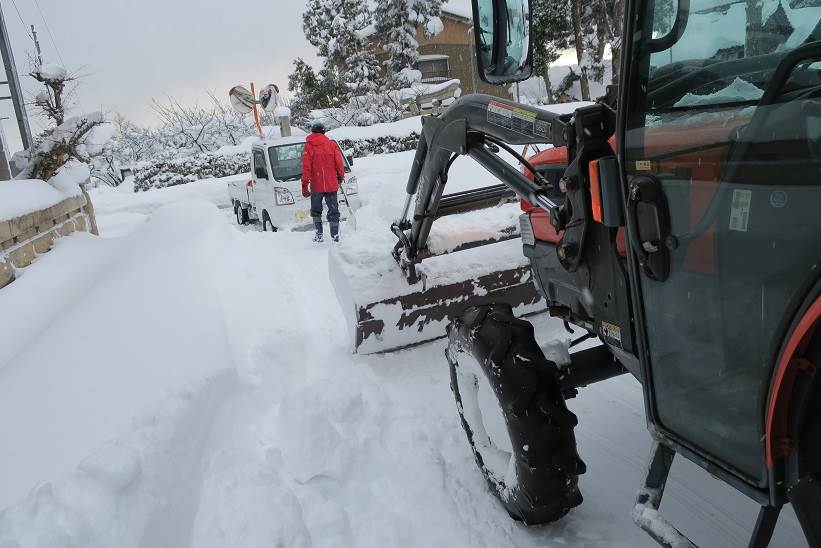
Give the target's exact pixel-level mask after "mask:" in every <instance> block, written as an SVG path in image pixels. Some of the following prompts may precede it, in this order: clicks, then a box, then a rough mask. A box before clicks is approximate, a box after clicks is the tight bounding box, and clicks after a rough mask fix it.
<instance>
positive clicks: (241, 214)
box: [234, 202, 248, 225]
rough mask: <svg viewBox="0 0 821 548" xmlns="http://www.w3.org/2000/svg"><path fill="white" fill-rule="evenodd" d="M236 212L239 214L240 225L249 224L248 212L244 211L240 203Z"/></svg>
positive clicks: (236, 207) (235, 209)
mask: <svg viewBox="0 0 821 548" xmlns="http://www.w3.org/2000/svg"><path fill="white" fill-rule="evenodd" d="M234 212H235V213H236V214H237V224H238V225H247V224H248V210H247V209H244V208H243V207H242V205H241V204H240V203H239V202H237V205H236V206H235V207H234Z"/></svg>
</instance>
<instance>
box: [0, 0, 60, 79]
mask: <svg viewBox="0 0 821 548" xmlns="http://www.w3.org/2000/svg"><path fill="white" fill-rule="evenodd" d="M11 1H12V2H14V0H11ZM34 5H35V6H37V11H39V12H40V19H42V20H43V24H44V25H45V26H46V31H47V32H48V37H49V40H51V45H52V46H54V51H56V52H57V57H58V58H59V59H60V64H61V65H63V66H66V62H65V61H63V56H62V55H60V48H58V47H57V43H56V42H55V41H54V35H53V34H51V27H49V26H48V21H46V16H45V15H43V10H42V9H40V2H38V1H37V0H34ZM15 7H16V6H15Z"/></svg>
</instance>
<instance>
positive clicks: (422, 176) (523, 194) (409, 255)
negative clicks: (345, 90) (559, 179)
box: [391, 94, 614, 283]
mask: <svg viewBox="0 0 821 548" xmlns="http://www.w3.org/2000/svg"><path fill="white" fill-rule="evenodd" d="M608 112H609V111H608V110H607V107H605V106H604V105H599V104H596V105H591V106H586V107H581V108H579V109H577V110H576V112H575V113H574V114H564V115H561V114H556V113H552V112H549V111H547V110H543V109H537V108H533V107H530V106H527V105H522V104H519V103H515V102H512V101H506V100H504V99H499V98H497V97H491V96H489V95H481V94H475V95H468V96H465V97H462V98H461V99H459V100H457V101H456V102H454V103H453V105H451V106H450V107H449V108H448V109H447V110H446V111H445V112H444V113H443V114H442V115H441V116H438V117H425V118H423V127H422V136H421V138H420V140H419V145H418V147H417V149H416V156H415V158H414V162H413V166H412V168H411V173H410V175H409V177H408V184H407V187H406V192H407V195H406V198H405V205H404V208H403V210H402V214H401V216H400V217H399V219H398V220H397V221H395V222H394V223H393V225H392V226H391V230H392V232H393V233H394V234H395V235H396V236H397V238H398V239H399V241H398V242H397V244H396V246H395V248H394V258H395V259H396V260H397V262H398V263H399V264H400V266H402V270H403V271H404V273H405V276H406V277H407V278H408V280H409V281H410V282H411V283H415V282H416V281H417V279H418V278H417V275H416V271H415V265H416V263H417V262H418V261H419V260H420V257H421V252H423V251H424V250H425V249H426V246H427V241H428V237H429V235H430V231H431V227H432V226H433V223H434V221H435V220H436V219H437V218H439V217H440V216H443V215H444V213H443V214H441V215H440V207H441V206H442V204H443V195H444V191H445V186H446V184H447V181H448V171H449V169H450V166H451V165H452V163H453V161H454V160H455V159H456V158H457V157H458V156H460V155H467V156H470V157H471V158H473V159H474V160H475V161H477V162H478V163H479V164H480V165H482V166H483V167H484V168H485V169H487V170H488V171H489V172H490V173H491V174H492V175H493V176H494V177H496V178H497V179H499V181H500V182H501V183H503V185H504V186H505V187H506V188H507V189H509V190H508V191H507V192H511V191H512V193H515V195H516V196H518V197H520V198H523V199H525V200H527V201H528V202H530V203H531V204H533V205H536V206H539V207H541V208H543V209H545V210H546V211H547V212H548V213H549V214H550V221H551V224H552V225H553V227H554V228H555V229H556V231H557V232H558V231H564V234H563V237H562V243H561V245H560V246H559V249H560V257H561V261H562V264H563V266H564V267H565V268H566V269H567V270H568V271H571V272H572V271H575V270H576V269H577V268H578V266H579V264H580V263H581V256H582V252H583V248H584V242H585V235H586V232H587V226H588V219H587V212H588V210H589V209H590V205H589V192H588V191H587V186H586V184H585V182H586V181H585V177H587V170H586V168H587V165H588V163H589V162H590V161H591V160H593V159H597V158H601V157H604V156H612V155H613V152H612V150H611V149H610V146H609V144H608V142H607V139H608V138H609V137H610V136H611V135H612V133H613V124H612V120H613V119H614V116H608ZM526 144H552V145H554V146H567V148H568V157H569V158H571V159H572V162H571V163H570V166H569V167H568V171H567V173H566V174H565V177H564V178H563V183H565V184H566V187H567V190H566V191H567V200H566V203H565V204H562V205H559V204H556V203H555V202H553V201H552V200H551V199H550V198H549V197H548V196H547V194H548V190H549V188H548V186H549V183H548V182H547V181H546V180H545V179H544V178H543V177H542V176H541V175H539V173H538V172H537V171H536V170H535V169H534V168H533V166H531V165H530V164H529V163H528V161H527V160H526V159H525V158H523V157H521V156H520V155H519V154H518V153H517V152H516V151H515V150H513V149H512V148H511V147H510V145H526ZM500 148H503V149H505V150H507V151H508V152H509V153H510V154H511V155H513V156H514V157H516V158H517V159H518V160H519V161H520V162H521V163H522V164H523V165H524V166H525V167H526V168H527V169H529V170H530V171H531V172H532V173H533V180H531V179H529V178H528V177H526V176H525V175H524V174H523V173H522V172H520V171H519V170H518V169H516V168H515V167H514V166H512V165H510V164H509V163H508V162H506V161H504V160H503V159H502V158H501V157H499V155H498V154H496V153H497V152H498V151H499V149H500ZM492 188H493V187H487V188H485V189H479V190H477V191H474V192H472V193H471V192H468V193H464V194H466V195H465V196H461V195H460V197H459V203H458V204H455V205H457V206H458V207H459V208H461V211H469V210H470V209H471V200H474V201H481V200H485V201H486V200H487V197H488V193H489V191H490V190H491V189H492ZM460 194H462V193H460ZM414 196H415V197H416V202H415V205H414V204H413V198H414ZM445 198H446V203H447V205H448V208H447V209H448V211H449V212H453V211H452V210H453V209H454V208H453V207H451V206H453V205H454V204H451V203H450V201H452V200H450V198H451V197H450V196H447V197H445ZM411 207H413V215H412V217H411V216H410V213H411ZM474 209H475V208H474ZM448 214H450V213H448Z"/></svg>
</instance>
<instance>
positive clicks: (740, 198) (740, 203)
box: [730, 189, 753, 232]
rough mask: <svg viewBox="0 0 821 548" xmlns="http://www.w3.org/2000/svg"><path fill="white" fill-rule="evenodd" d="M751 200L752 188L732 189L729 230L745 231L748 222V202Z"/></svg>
mask: <svg viewBox="0 0 821 548" xmlns="http://www.w3.org/2000/svg"><path fill="white" fill-rule="evenodd" d="M752 202H753V191H752V190H740V189H738V190H733V203H732V205H731V206H730V230H735V231H736V232H747V225H748V224H749V223H750V204H751V203H752Z"/></svg>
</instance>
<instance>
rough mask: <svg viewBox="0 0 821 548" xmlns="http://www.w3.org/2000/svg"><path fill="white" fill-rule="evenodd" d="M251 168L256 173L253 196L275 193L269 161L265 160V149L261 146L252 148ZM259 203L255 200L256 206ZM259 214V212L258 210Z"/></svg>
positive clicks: (261, 196) (251, 190)
mask: <svg viewBox="0 0 821 548" xmlns="http://www.w3.org/2000/svg"><path fill="white" fill-rule="evenodd" d="M251 170H252V171H253V174H254V185H253V188H252V189H250V192H251V193H252V194H253V197H255V198H256V199H263V198H264V197H267V196H270V195H273V192H274V190H273V183H272V181H271V178H270V175H269V173H268V162H266V161H265V151H264V150H262V149H260V148H254V149H252V150H251ZM256 206H257V204H256V202H254V207H255V208H256ZM257 214H259V212H257Z"/></svg>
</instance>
